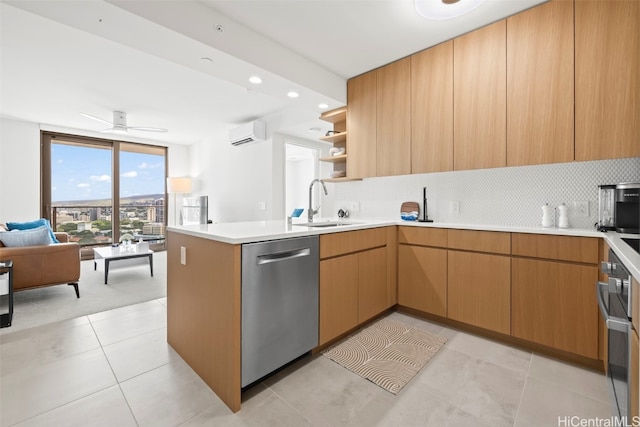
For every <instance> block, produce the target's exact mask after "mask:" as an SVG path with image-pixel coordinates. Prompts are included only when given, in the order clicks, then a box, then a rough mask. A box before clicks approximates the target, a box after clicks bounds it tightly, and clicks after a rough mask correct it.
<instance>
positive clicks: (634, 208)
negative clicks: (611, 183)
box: [615, 182, 640, 234]
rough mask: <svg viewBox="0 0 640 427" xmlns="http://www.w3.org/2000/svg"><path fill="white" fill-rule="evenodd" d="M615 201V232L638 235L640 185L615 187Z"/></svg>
mask: <svg viewBox="0 0 640 427" xmlns="http://www.w3.org/2000/svg"><path fill="white" fill-rule="evenodd" d="M615 201H616V208H615V218H616V231H617V232H618V233H631V234H640V184H639V183H629V182H626V183H622V184H618V185H616V193H615Z"/></svg>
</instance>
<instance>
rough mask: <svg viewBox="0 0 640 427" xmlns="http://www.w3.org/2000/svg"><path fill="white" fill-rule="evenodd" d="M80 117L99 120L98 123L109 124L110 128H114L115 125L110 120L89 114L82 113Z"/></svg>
mask: <svg viewBox="0 0 640 427" xmlns="http://www.w3.org/2000/svg"><path fill="white" fill-rule="evenodd" d="M80 115H81V116H84V117H88V118H90V119H93V120H97V121H99V122H102V123H105V124H108V125H109V126H113V123H111V122H110V121H108V120H105V119H101V118H100V117H96V116H92V115H91V114H87V113H80Z"/></svg>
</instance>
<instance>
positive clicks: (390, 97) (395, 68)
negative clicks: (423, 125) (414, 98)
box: [349, 58, 411, 176]
mask: <svg viewBox="0 0 640 427" xmlns="http://www.w3.org/2000/svg"><path fill="white" fill-rule="evenodd" d="M377 73H378V83H377V84H378V87H377V102H376V106H377V115H376V119H377V120H376V127H377V131H376V151H377V152H376V156H377V162H376V176H389V175H406V174H409V173H411V112H410V109H411V58H404V59H401V60H399V61H395V62H392V63H391V64H389V65H385V66H384V67H382V68H379V69H378V70H377ZM349 108H351V107H349Z"/></svg>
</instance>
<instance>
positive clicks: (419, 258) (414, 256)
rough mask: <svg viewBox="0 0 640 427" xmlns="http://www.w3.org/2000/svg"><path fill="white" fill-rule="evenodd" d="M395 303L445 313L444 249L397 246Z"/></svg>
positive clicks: (444, 314) (439, 314)
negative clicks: (396, 291)
mask: <svg viewBox="0 0 640 427" xmlns="http://www.w3.org/2000/svg"><path fill="white" fill-rule="evenodd" d="M398 304H399V305H402V306H404V307H409V308H413V309H416V310H420V311H424V312H426V313H431V314H436V315H438V316H443V317H444V316H446V315H447V251H446V250H445V249H436V248H426V247H422V246H411V245H400V247H399V248H398Z"/></svg>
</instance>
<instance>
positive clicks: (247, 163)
mask: <svg viewBox="0 0 640 427" xmlns="http://www.w3.org/2000/svg"><path fill="white" fill-rule="evenodd" d="M272 146H273V141H272V140H267V141H259V142H252V143H249V144H244V145H239V146H232V145H231V144H229V138H228V135H227V133H226V132H223V133H221V134H219V135H215V136H213V137H212V138H211V140H209V141H205V142H201V143H199V144H194V145H192V146H191V156H190V157H191V168H190V169H191V177H192V179H193V183H194V186H193V194H194V195H197V196H208V197H209V219H211V220H212V221H214V222H235V221H260V220H268V219H271V217H272V215H273V209H274V206H273V200H272V187H273V176H272V173H271V171H272ZM259 202H264V203H265V207H266V208H265V210H260V209H258V203H259Z"/></svg>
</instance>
